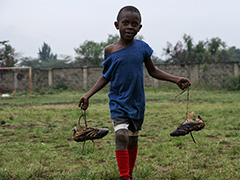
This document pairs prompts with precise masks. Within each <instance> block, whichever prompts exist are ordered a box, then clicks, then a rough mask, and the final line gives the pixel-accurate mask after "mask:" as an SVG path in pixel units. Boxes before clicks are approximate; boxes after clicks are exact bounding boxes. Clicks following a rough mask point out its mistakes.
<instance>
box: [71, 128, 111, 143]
mask: <svg viewBox="0 0 240 180" xmlns="http://www.w3.org/2000/svg"><path fill="white" fill-rule="evenodd" d="M73 131H74V133H73V137H74V140H75V141H77V142H83V141H87V140H95V139H101V138H103V137H104V136H106V135H107V134H108V132H109V130H108V129H107V128H90V127H87V128H77V127H75V128H74V130H73Z"/></svg>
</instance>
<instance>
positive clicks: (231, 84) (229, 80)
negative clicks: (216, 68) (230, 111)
mask: <svg viewBox="0 0 240 180" xmlns="http://www.w3.org/2000/svg"><path fill="white" fill-rule="evenodd" d="M221 86H222V87H223V88H226V89H227V90H231V91H240V74H238V75H237V76H230V75H228V76H226V77H224V78H223V79H222V80H221Z"/></svg>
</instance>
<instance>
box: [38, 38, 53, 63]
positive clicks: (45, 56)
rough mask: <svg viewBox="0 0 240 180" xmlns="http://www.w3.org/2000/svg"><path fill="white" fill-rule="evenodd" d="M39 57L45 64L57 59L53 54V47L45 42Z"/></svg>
mask: <svg viewBox="0 0 240 180" xmlns="http://www.w3.org/2000/svg"><path fill="white" fill-rule="evenodd" d="M38 55H39V59H40V60H41V61H43V62H48V61H52V60H56V59H57V54H55V55H54V54H53V53H52V52H51V47H50V46H49V45H48V44H46V43H45V42H44V43H43V46H42V48H41V49H39V52H38Z"/></svg>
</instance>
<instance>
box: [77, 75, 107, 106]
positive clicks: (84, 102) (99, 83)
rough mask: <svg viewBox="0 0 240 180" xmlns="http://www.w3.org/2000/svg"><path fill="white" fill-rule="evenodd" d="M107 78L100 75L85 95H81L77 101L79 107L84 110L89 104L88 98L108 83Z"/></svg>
mask: <svg viewBox="0 0 240 180" xmlns="http://www.w3.org/2000/svg"><path fill="white" fill-rule="evenodd" d="M108 82H109V80H108V79H106V78H105V77H103V76H102V77H100V79H99V80H98V81H97V82H96V84H95V85H94V86H93V87H92V89H90V90H89V91H88V92H87V93H86V94H85V95H83V96H82V97H81V99H80V101H79V105H78V106H79V107H81V108H82V109H83V110H86V109H87V108H88V105H89V102H88V100H89V98H90V97H92V96H93V95H94V94H95V93H97V92H98V91H99V90H101V89H102V88H103V87H105V86H106V85H107V84H108Z"/></svg>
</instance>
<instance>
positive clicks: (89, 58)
mask: <svg viewBox="0 0 240 180" xmlns="http://www.w3.org/2000/svg"><path fill="white" fill-rule="evenodd" d="M74 50H75V52H76V53H77V54H78V56H77V57H76V58H75V59H76V64H78V65H80V66H83V65H85V66H89V65H100V63H101V62H102V61H103V45H102V44H101V43H100V44H99V43H96V42H94V41H85V42H84V43H83V44H82V45H80V46H79V48H75V49H74Z"/></svg>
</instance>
